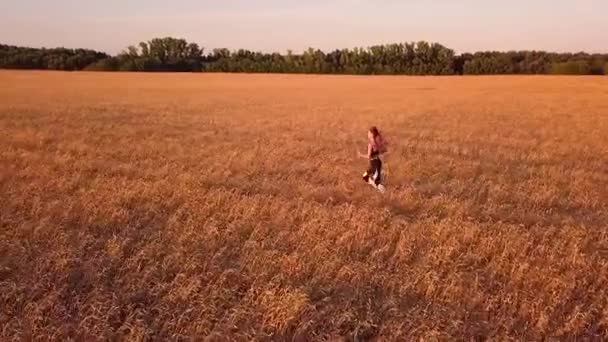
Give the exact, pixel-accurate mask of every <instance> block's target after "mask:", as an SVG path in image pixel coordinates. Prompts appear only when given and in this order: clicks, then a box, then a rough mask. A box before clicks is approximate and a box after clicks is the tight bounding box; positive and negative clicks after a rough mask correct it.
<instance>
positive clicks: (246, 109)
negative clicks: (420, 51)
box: [0, 72, 608, 341]
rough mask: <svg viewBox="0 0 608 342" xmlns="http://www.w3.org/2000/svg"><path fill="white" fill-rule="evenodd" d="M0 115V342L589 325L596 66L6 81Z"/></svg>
mask: <svg viewBox="0 0 608 342" xmlns="http://www.w3.org/2000/svg"><path fill="white" fill-rule="evenodd" d="M371 124H377V125H379V126H380V127H381V128H383V129H384V130H385V131H386V134H387V136H388V138H389V139H390V141H391V142H392V144H393V149H392V153H391V155H390V157H389V164H390V168H391V176H390V183H391V184H390V187H389V193H387V194H386V195H385V196H380V195H379V194H377V193H375V192H373V189H371V187H369V186H366V185H365V184H363V183H362V181H361V179H360V176H361V173H362V171H363V169H364V168H365V166H366V165H365V161H364V160H357V159H356V149H355V146H357V147H358V148H359V149H360V150H363V149H364V148H365V135H366V128H367V127H368V126H369V125H371ZM0 129H1V132H2V134H1V135H0V149H1V150H0V209H1V211H0V215H1V216H0V300H1V301H0V305H1V306H0V339H2V340H7V339H8V340H11V339H16V340H21V339H38V340H48V339H52V340H65V339H66V338H73V339H76V340H96V339H116V338H118V339H122V338H126V339H128V340H136V341H137V340H149V339H154V340H157V339H159V340H162V339H180V338H187V337H194V338H205V337H206V338H209V339H210V340H225V339H228V338H230V339H236V340H251V339H255V340H292V339H295V340H333V339H337V340H368V339H380V340H394V339H398V340H413V339H423V340H436V339H438V340H447V339H454V338H456V339H466V340H468V339H471V338H473V339H475V338H493V339H499V340H504V339H512V340H521V339H526V340H529V339H541V338H546V337H556V338H561V339H573V338H575V337H576V338H586V339H600V338H602V337H604V338H608V286H607V285H606V284H607V283H608V227H607V226H608V208H607V206H608V204H607V203H608V78H584V77H580V78H561V77H479V78H457V77H452V78H450V77H447V78H434V77H425V78H401V77H330V76H263V75H260V76H252V75H168V74H167V75H165V74H163V75H144V74H87V73H75V74H65V73H38V72H2V73H0Z"/></svg>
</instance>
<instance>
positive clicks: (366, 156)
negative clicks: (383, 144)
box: [359, 144, 372, 159]
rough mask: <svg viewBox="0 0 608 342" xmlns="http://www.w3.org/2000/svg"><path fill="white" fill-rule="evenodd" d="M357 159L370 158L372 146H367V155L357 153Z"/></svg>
mask: <svg viewBox="0 0 608 342" xmlns="http://www.w3.org/2000/svg"><path fill="white" fill-rule="evenodd" d="M359 157H360V158H366V159H369V158H371V157H372V145H369V144H368V145H367V155H365V154H363V153H359Z"/></svg>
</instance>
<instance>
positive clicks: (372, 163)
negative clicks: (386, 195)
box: [363, 158, 382, 185]
mask: <svg viewBox="0 0 608 342" xmlns="http://www.w3.org/2000/svg"><path fill="white" fill-rule="evenodd" d="M370 177H371V178H372V179H373V180H374V183H376V185H380V183H382V161H381V160H380V158H374V159H370V160H369V168H368V169H367V171H366V172H365V174H364V175H363V180H364V181H366V182H369V179H370ZM374 177H375V178H374Z"/></svg>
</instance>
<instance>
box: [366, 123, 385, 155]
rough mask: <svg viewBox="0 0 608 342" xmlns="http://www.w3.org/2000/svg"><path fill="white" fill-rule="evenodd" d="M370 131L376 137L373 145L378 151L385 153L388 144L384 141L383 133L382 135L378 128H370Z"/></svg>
mask: <svg viewBox="0 0 608 342" xmlns="http://www.w3.org/2000/svg"><path fill="white" fill-rule="evenodd" d="M369 131H370V133H371V134H372V136H373V137H374V141H373V144H374V145H375V147H376V149H377V150H378V151H384V150H385V149H386V142H385V141H384V137H383V136H382V133H380V130H378V127H376V126H372V127H370V129H369Z"/></svg>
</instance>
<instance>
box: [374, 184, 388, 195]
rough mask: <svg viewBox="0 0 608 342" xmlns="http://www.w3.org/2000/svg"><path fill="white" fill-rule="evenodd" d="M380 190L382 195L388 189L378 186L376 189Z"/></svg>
mask: <svg viewBox="0 0 608 342" xmlns="http://www.w3.org/2000/svg"><path fill="white" fill-rule="evenodd" d="M376 188H377V189H378V191H380V193H382V194H383V193H384V192H385V191H386V188H385V187H384V185H382V184H378V186H377V187H376Z"/></svg>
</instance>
